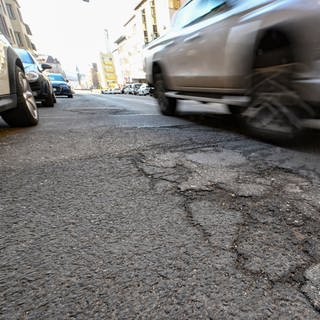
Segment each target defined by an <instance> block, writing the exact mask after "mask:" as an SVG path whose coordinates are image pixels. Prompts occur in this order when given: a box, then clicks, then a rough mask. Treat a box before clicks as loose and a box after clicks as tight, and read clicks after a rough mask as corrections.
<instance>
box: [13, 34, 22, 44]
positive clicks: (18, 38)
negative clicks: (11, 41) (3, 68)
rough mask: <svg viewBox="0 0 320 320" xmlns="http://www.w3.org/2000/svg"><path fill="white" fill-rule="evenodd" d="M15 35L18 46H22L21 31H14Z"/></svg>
mask: <svg viewBox="0 0 320 320" xmlns="http://www.w3.org/2000/svg"><path fill="white" fill-rule="evenodd" d="M14 35H15V36H16V41H17V45H18V47H22V46H23V44H22V40H21V35H20V32H18V31H15V32H14Z"/></svg>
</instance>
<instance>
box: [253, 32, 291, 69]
mask: <svg viewBox="0 0 320 320" xmlns="http://www.w3.org/2000/svg"><path fill="white" fill-rule="evenodd" d="M295 46H296V44H295V41H294V37H293V35H292V34H290V32H289V31H288V30H285V29H283V28H281V27H280V26H278V27H270V28H267V29H263V30H260V31H259V33H258V34H257V36H256V41H255V45H254V48H253V53H252V60H251V63H252V64H251V66H252V68H253V67H254V65H255V63H256V61H257V57H258V56H259V53H260V51H261V50H262V51H265V52H266V51H272V50H274V49H277V48H287V50H288V51H290V54H291V59H292V61H291V62H294V61H297V57H296V56H295V55H294V47H295Z"/></svg>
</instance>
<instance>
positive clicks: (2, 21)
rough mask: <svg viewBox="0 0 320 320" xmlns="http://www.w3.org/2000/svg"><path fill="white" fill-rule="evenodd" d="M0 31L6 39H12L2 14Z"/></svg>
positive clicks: (0, 15) (0, 16)
mask: <svg viewBox="0 0 320 320" xmlns="http://www.w3.org/2000/svg"><path fill="white" fill-rule="evenodd" d="M0 29H1V31H2V33H3V34H4V35H5V36H6V38H8V39H10V34H9V29H8V26H7V24H6V21H5V20H4V17H3V16H2V14H0Z"/></svg>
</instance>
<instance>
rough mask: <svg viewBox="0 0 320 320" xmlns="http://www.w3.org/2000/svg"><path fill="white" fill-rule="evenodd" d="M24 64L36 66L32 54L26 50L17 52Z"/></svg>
mask: <svg viewBox="0 0 320 320" xmlns="http://www.w3.org/2000/svg"><path fill="white" fill-rule="evenodd" d="M17 53H18V55H19V57H20V59H21V61H22V63H23V64H35V63H34V61H33V59H32V58H31V56H30V54H29V53H28V52H27V51H25V50H17Z"/></svg>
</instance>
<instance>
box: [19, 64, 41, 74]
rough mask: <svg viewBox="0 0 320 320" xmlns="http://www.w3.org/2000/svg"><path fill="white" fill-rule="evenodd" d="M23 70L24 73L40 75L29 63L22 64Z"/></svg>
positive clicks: (34, 66)
mask: <svg viewBox="0 0 320 320" xmlns="http://www.w3.org/2000/svg"><path fill="white" fill-rule="evenodd" d="M23 68H24V71H25V72H31V71H33V72H36V73H40V71H39V70H38V68H37V66H36V65H34V64H29V63H24V64H23Z"/></svg>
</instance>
